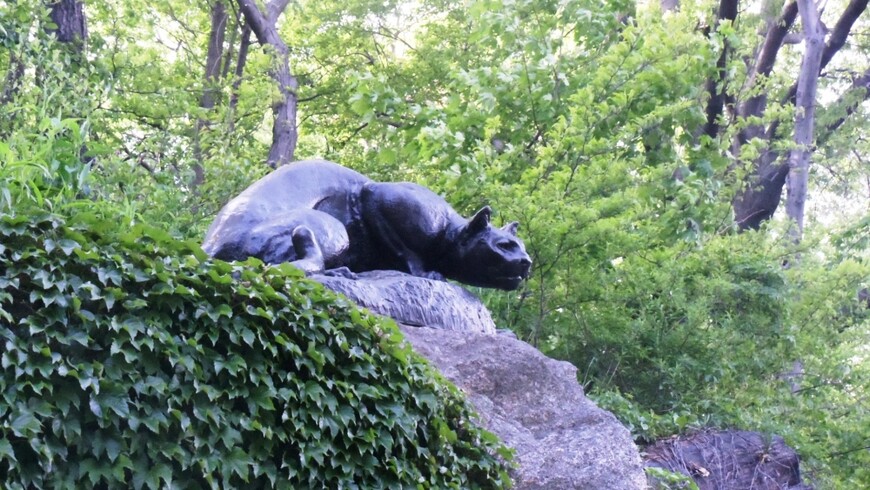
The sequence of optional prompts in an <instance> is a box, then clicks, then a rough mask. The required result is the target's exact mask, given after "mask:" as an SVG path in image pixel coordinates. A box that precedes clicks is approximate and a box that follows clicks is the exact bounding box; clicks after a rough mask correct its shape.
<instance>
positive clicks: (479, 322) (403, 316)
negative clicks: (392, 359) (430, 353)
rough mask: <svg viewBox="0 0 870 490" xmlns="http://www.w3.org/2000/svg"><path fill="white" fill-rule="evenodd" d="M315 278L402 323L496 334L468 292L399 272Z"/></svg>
mask: <svg viewBox="0 0 870 490" xmlns="http://www.w3.org/2000/svg"><path fill="white" fill-rule="evenodd" d="M311 278H312V279H314V280H316V281H318V282H319V283H321V284H323V285H324V286H326V287H327V288H329V289H331V290H333V291H335V292H337V293H341V294H343V295H345V296H347V297H348V298H350V299H351V300H352V301H353V302H354V303H356V304H358V305H360V306H362V307H365V308H368V309H369V310H371V311H372V312H374V313H377V314H379V315H383V316H387V317H390V318H392V319H394V320H396V321H397V322H398V323H401V324H404V325H412V326H415V327H421V326H427V327H432V328H440V329H444V330H457V331H466V332H478V333H495V331H496V329H495V323H494V322H493V321H492V316H491V315H490V314H489V310H487V309H486V307H485V306H483V304H482V303H481V302H480V300H479V299H477V297H475V296H474V295H473V294H471V293H469V292H468V291H466V290H465V289H463V288H461V287H459V286H454V285H453V284H450V283H448V282H445V281H434V280H432V279H424V278H421V277H415V276H411V275H408V274H403V273H401V272H396V271H371V272H361V273H359V274H356V279H349V278H346V277H342V276H326V275H321V274H315V275H313V276H311Z"/></svg>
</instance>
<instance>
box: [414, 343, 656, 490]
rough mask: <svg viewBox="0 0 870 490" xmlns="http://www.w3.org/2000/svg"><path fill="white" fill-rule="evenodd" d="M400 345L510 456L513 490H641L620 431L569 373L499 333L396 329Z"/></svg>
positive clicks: (632, 451) (640, 476)
mask: <svg viewBox="0 0 870 490" xmlns="http://www.w3.org/2000/svg"><path fill="white" fill-rule="evenodd" d="M402 331H403V332H404V334H405V337H406V338H407V340H408V341H409V342H410V343H411V345H412V346H413V347H414V350H416V351H417V352H418V353H420V354H421V355H422V356H423V357H425V358H427V359H428V360H429V361H430V362H431V363H432V364H433V365H434V366H435V367H436V368H437V369H438V370H440V371H441V372H442V373H443V374H444V375H445V376H446V377H447V378H448V379H450V380H451V381H452V382H453V383H454V384H456V385H457V386H458V387H460V388H461V389H462V390H463V391H465V393H466V394H467V396H468V399H469V400H470V401H471V403H472V404H473V405H474V406H475V408H476V409H477V412H478V414H479V415H480V418H481V424H482V425H483V426H484V427H485V428H487V429H488V430H489V431H491V432H493V433H495V434H496V435H498V436H499V437H500V438H501V439H502V440H503V441H504V442H505V443H506V444H507V445H508V446H510V447H512V448H514V449H515V450H516V458H515V460H516V462H517V463H518V465H519V466H518V468H517V469H516V470H515V471H514V473H513V475H512V476H513V478H514V483H515V488H517V489H519V490H568V489H585V490H629V489H642V488H645V484H646V477H645V475H644V471H643V468H642V466H641V460H640V455H639V453H638V450H637V448H636V447H635V445H634V443H633V442H632V439H631V435H630V434H629V432H628V430H627V429H626V428H625V427H623V426H622V425H621V424H620V423H619V422H618V421H617V420H616V418H615V417H614V416H613V415H612V414H611V413H609V412H606V411H604V410H602V409H600V408H598V407H597V406H595V404H593V403H592V402H591V401H590V400H589V399H588V398H586V396H585V395H584V393H583V389H582V387H581V386H580V384H579V383H578V382H577V377H576V372H577V369H576V368H575V367H574V366H572V365H571V364H569V363H567V362H562V361H555V360H553V359H550V358H548V357H546V356H544V355H543V354H541V353H540V352H539V351H538V350H536V349H535V348H534V347H532V346H530V345H528V344H526V343H525V342H521V341H519V340H516V339H514V338H512V337H510V336H507V335H487V334H478V333H470V332H455V331H446V330H437V329H432V328H418V327H408V326H403V327H402Z"/></svg>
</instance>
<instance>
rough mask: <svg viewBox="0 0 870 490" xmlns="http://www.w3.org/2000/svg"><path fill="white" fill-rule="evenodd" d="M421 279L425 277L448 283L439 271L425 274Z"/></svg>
mask: <svg viewBox="0 0 870 490" xmlns="http://www.w3.org/2000/svg"><path fill="white" fill-rule="evenodd" d="M421 277H425V278H426V279H432V280H433V281H446V280H447V278H446V277H444V275H443V274H441V273H440V272H437V271H429V272H424V273H423V275H422V276H421Z"/></svg>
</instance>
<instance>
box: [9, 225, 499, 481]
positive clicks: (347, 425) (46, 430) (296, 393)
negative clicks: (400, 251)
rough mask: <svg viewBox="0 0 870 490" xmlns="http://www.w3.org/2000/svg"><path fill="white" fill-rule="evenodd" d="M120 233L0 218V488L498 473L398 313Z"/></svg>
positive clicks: (485, 437) (489, 477)
mask: <svg viewBox="0 0 870 490" xmlns="http://www.w3.org/2000/svg"><path fill="white" fill-rule="evenodd" d="M114 228H117V225H110V224H108V223H106V222H104V221H100V220H99V219H97V218H93V217H90V218H89V217H87V215H85V214H83V215H81V216H80V217H79V218H77V219H74V220H70V221H65V220H63V219H61V218H59V217H57V216H53V215H49V214H44V213H40V214H36V213H34V212H32V211H31V212H30V213H28V214H27V215H25V214H4V215H0V337H2V338H0V366H2V367H0V487H2V488H6V489H16V488H32V487H35V488H130V487H132V488H136V489H139V488H168V487H174V488H365V489H372V488H500V487H503V486H506V485H508V484H509V483H508V480H507V474H506V471H505V469H506V467H505V464H504V462H503V461H504V460H503V459H502V457H505V456H507V452H506V450H505V448H504V447H503V446H502V445H501V444H500V443H499V442H498V441H497V440H496V438H495V436H493V435H491V434H489V433H487V432H484V431H482V430H480V429H478V428H477V427H476V426H474V425H473V424H472V423H471V422H470V419H469V411H468V408H467V405H466V404H465V402H464V401H463V399H462V398H461V396H460V395H459V394H458V392H457V390H456V389H455V388H454V387H452V386H451V385H450V384H449V383H447V382H446V381H444V380H443V379H441V378H440V377H438V376H437V375H436V374H434V373H433V371H432V370H431V369H430V368H429V367H428V366H427V365H426V364H425V363H424V362H423V361H421V359H420V358H419V357H417V356H416V355H415V354H413V353H412V352H411V351H410V350H409V348H408V347H407V346H405V345H403V344H402V343H401V335H400V333H399V332H398V330H397V329H396V327H395V326H394V325H393V324H391V323H389V322H387V321H384V320H381V319H378V318H375V317H373V316H372V315H370V314H367V313H365V312H362V311H360V310H359V309H357V308H355V307H354V306H353V305H351V304H350V303H349V302H348V301H347V300H344V299H341V298H338V297H336V296H335V295H334V294H331V293H330V292H328V291H325V290H324V289H323V288H322V287H321V286H319V285H318V284H316V283H313V282H311V281H308V280H305V279H304V278H302V276H301V274H300V273H299V272H298V271H296V270H295V269H293V268H292V267H289V266H284V267H266V266H263V265H262V264H261V263H259V262H256V261H249V262H246V263H237V264H230V263H225V262H221V261H213V260H209V259H207V257H206V256H205V255H204V254H203V253H202V251H201V250H200V249H199V247H198V246H197V245H196V244H192V243H184V242H179V241H176V240H174V239H172V238H170V237H169V236H168V235H166V234H165V233H163V232H161V231H159V230H155V229H152V228H146V227H138V228H133V229H132V230H130V231H129V232H127V234H126V235H123V236H118V234H117V233H108V232H106V231H105V230H111V229H114ZM101 230H103V231H101Z"/></svg>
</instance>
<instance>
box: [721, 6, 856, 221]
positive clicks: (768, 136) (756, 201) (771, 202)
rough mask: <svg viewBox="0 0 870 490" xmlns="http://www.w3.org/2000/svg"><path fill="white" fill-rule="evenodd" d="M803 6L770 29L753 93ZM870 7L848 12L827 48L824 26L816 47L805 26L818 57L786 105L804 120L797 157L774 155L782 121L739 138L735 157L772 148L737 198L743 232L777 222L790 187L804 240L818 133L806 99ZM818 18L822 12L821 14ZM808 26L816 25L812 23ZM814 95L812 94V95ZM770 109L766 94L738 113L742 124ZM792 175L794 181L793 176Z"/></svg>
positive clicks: (817, 30)
mask: <svg viewBox="0 0 870 490" xmlns="http://www.w3.org/2000/svg"><path fill="white" fill-rule="evenodd" d="M799 3H801V5H803V2H797V1H794V0H789V1H788V2H787V3H786V4H785V6H784V7H783V10H782V13H781V15H780V17H779V18H778V19H776V20H775V21H773V22H770V23H769V24H768V25H769V27H768V31H767V35H766V36H765V39H764V42H763V44H762V47H761V49H760V50H759V54H758V58H757V60H756V63H755V66H754V67H753V68H752V69H751V70H750V75H749V77H748V80H749V82H748V87H751V86H752V85H755V84H756V83H757V81H758V80H759V79H760V78H762V77H766V76H768V75H769V74H770V73H771V71H772V69H773V66H774V63H775V61H776V58H777V55H778V53H779V49H780V48H781V46H782V44H783V42H785V39H786V36H787V34H788V31H789V29H790V28H791V26H792V24H793V23H794V21H795V19H796V17H797V14H798V11H799V10H800V15H801V17H802V19H803V17H804V15H805V12H804V10H807V8H806V7H803V6H802V7H801V8H802V9H803V10H801V9H799V8H798V4H799ZM867 4H868V0H851V1H850V2H849V4H848V5H847V6H846V8H845V9H844V10H843V13H842V14H841V16H840V18H839V20H838V21H837V23H836V24H835V26H834V29H833V30H832V31H831V36H830V38H829V39H828V42H827V44H825V45H822V44H823V43H824V36H825V32H824V26H822V25H821V23H820V22H817V23H816V24H814V25H815V27H813V28H812V29H813V30H812V32H811V34H812V36H814V40H813V41H810V40H809V38H808V37H807V35H808V34H806V26H804V31H805V36H804V38H805V40H806V42H807V46H808V47H809V46H810V43H811V42H812V43H813V47H812V48H813V49H812V50H813V51H814V53H813V58H812V59H807V57H806V56H807V55H808V54H809V53H806V54H805V57H804V61H803V63H802V68H801V72H800V75H799V78H798V82H797V83H795V84H794V85H793V86H792V88H791V90H789V92H788V93H787V95H786V97H785V98H784V100H783V102H784V103H791V104H796V108H797V109H798V110H797V114H798V117H799V120H797V121H796V122H797V123H799V124H800V126H801V127H800V128H799V127H796V128H795V133H794V141H795V142H796V143H797V144H798V145H799V147H798V148H797V149H796V150H795V151H793V152H789V155H788V156H787V158H786V159H785V160H786V161H781V159H780V155H779V152H778V151H776V150H775V149H774V145H773V142H774V141H775V140H776V139H778V138H782V137H783V135H780V134H779V121H773V122H772V123H771V124H770V125H769V126H768V127H767V128H766V129H765V128H763V127H762V126H761V125H751V126H748V127H747V128H745V129H744V130H742V131H741V132H740V133H739V134H738V137H737V138H736V143H735V146H736V148H735V154H736V153H739V149H740V146H741V145H743V144H745V143H746V142H748V141H750V140H752V139H753V138H762V139H764V140H766V142H767V144H766V146H767V148H766V150H765V151H763V152H762V154H761V156H760V157H759V158H758V160H757V161H756V162H755V168H754V170H753V171H752V172H751V173H750V176H749V177H748V178H747V185H746V188H745V189H744V190H743V191H741V192H740V193H738V195H737V196H735V198H734V200H733V202H732V204H733V208H734V214H735V220H736V222H737V225H738V226H739V228H740V229H741V230H746V229H758V227H759V226H761V224H762V223H763V222H764V221H765V220H767V219H769V218H770V217H771V216H773V213H774V212H775V211H776V209H777V207H778V206H779V202H780V198H781V196H782V191H783V188H785V187H786V185H788V186H790V187H789V196H790V197H787V201H788V202H787V208H790V210H788V211H787V212H788V215H789V217H790V218H792V219H793V220H795V223H799V229H798V230H796V232H797V234H798V236H799V235H800V234H801V231H800V230H802V226H803V201H804V200H805V199H806V177H807V175H806V170H807V168H808V164H809V155H810V152H811V151H812V149H813V148H812V140H813V132H814V127H813V126H814V121H813V114H812V113H808V112H807V109H808V108H810V109H811V110H812V109H813V108H814V105H813V103H812V102H810V105H809V106H808V105H806V104H807V103H808V101H807V100H806V97H811V98H812V99H813V100H814V99H815V87H816V86H817V84H818V78H819V76H820V74H821V70H822V69H823V68H824V67H825V66H826V65H827V64H828V62H829V61H830V60H831V59H832V58H833V56H834V55H835V54H836V53H837V52H838V51H839V50H840V48H842V47H843V45H844V44H845V42H846V39H847V38H848V35H849V33H850V31H851V29H852V26H853V25H854V23H855V20H856V19H857V18H858V17H859V16H860V15H861V13H862V12H864V10H866V8H867ZM817 17H818V12H817V11H816V18H817ZM803 22H804V23H806V22H808V21H807V20H803ZM809 22H812V19H811V20H810V21H809ZM815 51H818V53H815ZM807 63H810V64H811V66H805V65H806V64H807ZM808 69H815V73H810V72H807V71H806V70H808ZM801 82H802V83H803V90H804V92H803V97H804V98H805V100H803V101H802V102H798V101H797V92H798V85H799V84H800V83H801ZM863 83H866V82H865V81H863V80H862V79H858V80H856V82H855V84H854V85H853V87H855V88H856V89H857V88H860V87H861V86H862V84H863ZM810 89H811V92H812V93H811V94H810V93H809V92H808V90H810ZM766 105H767V96H766V94H764V93H762V94H759V95H757V96H754V97H752V98H750V99H748V100H747V101H746V102H744V103H743V104H741V106H740V107H739V108H738V115H739V116H740V117H741V118H750V117H761V116H763V115H764V111H765V109H766ZM853 111H854V108H853V109H852V111H849V110H848V109H847V114H851V112H853ZM708 122H709V121H708ZM840 124H842V120H840V121H837V122H835V123H834V124H832V125H829V128H830V129H831V130H834V129H836V128H837V127H839V125H840ZM799 133H800V134H799ZM824 136H825V134H823V135H822V137H824ZM790 174H791V176H789V175H790ZM801 174H803V175H801ZM802 179H803V180H802ZM786 180H788V181H789V184H786ZM801 189H802V190H801Z"/></svg>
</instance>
